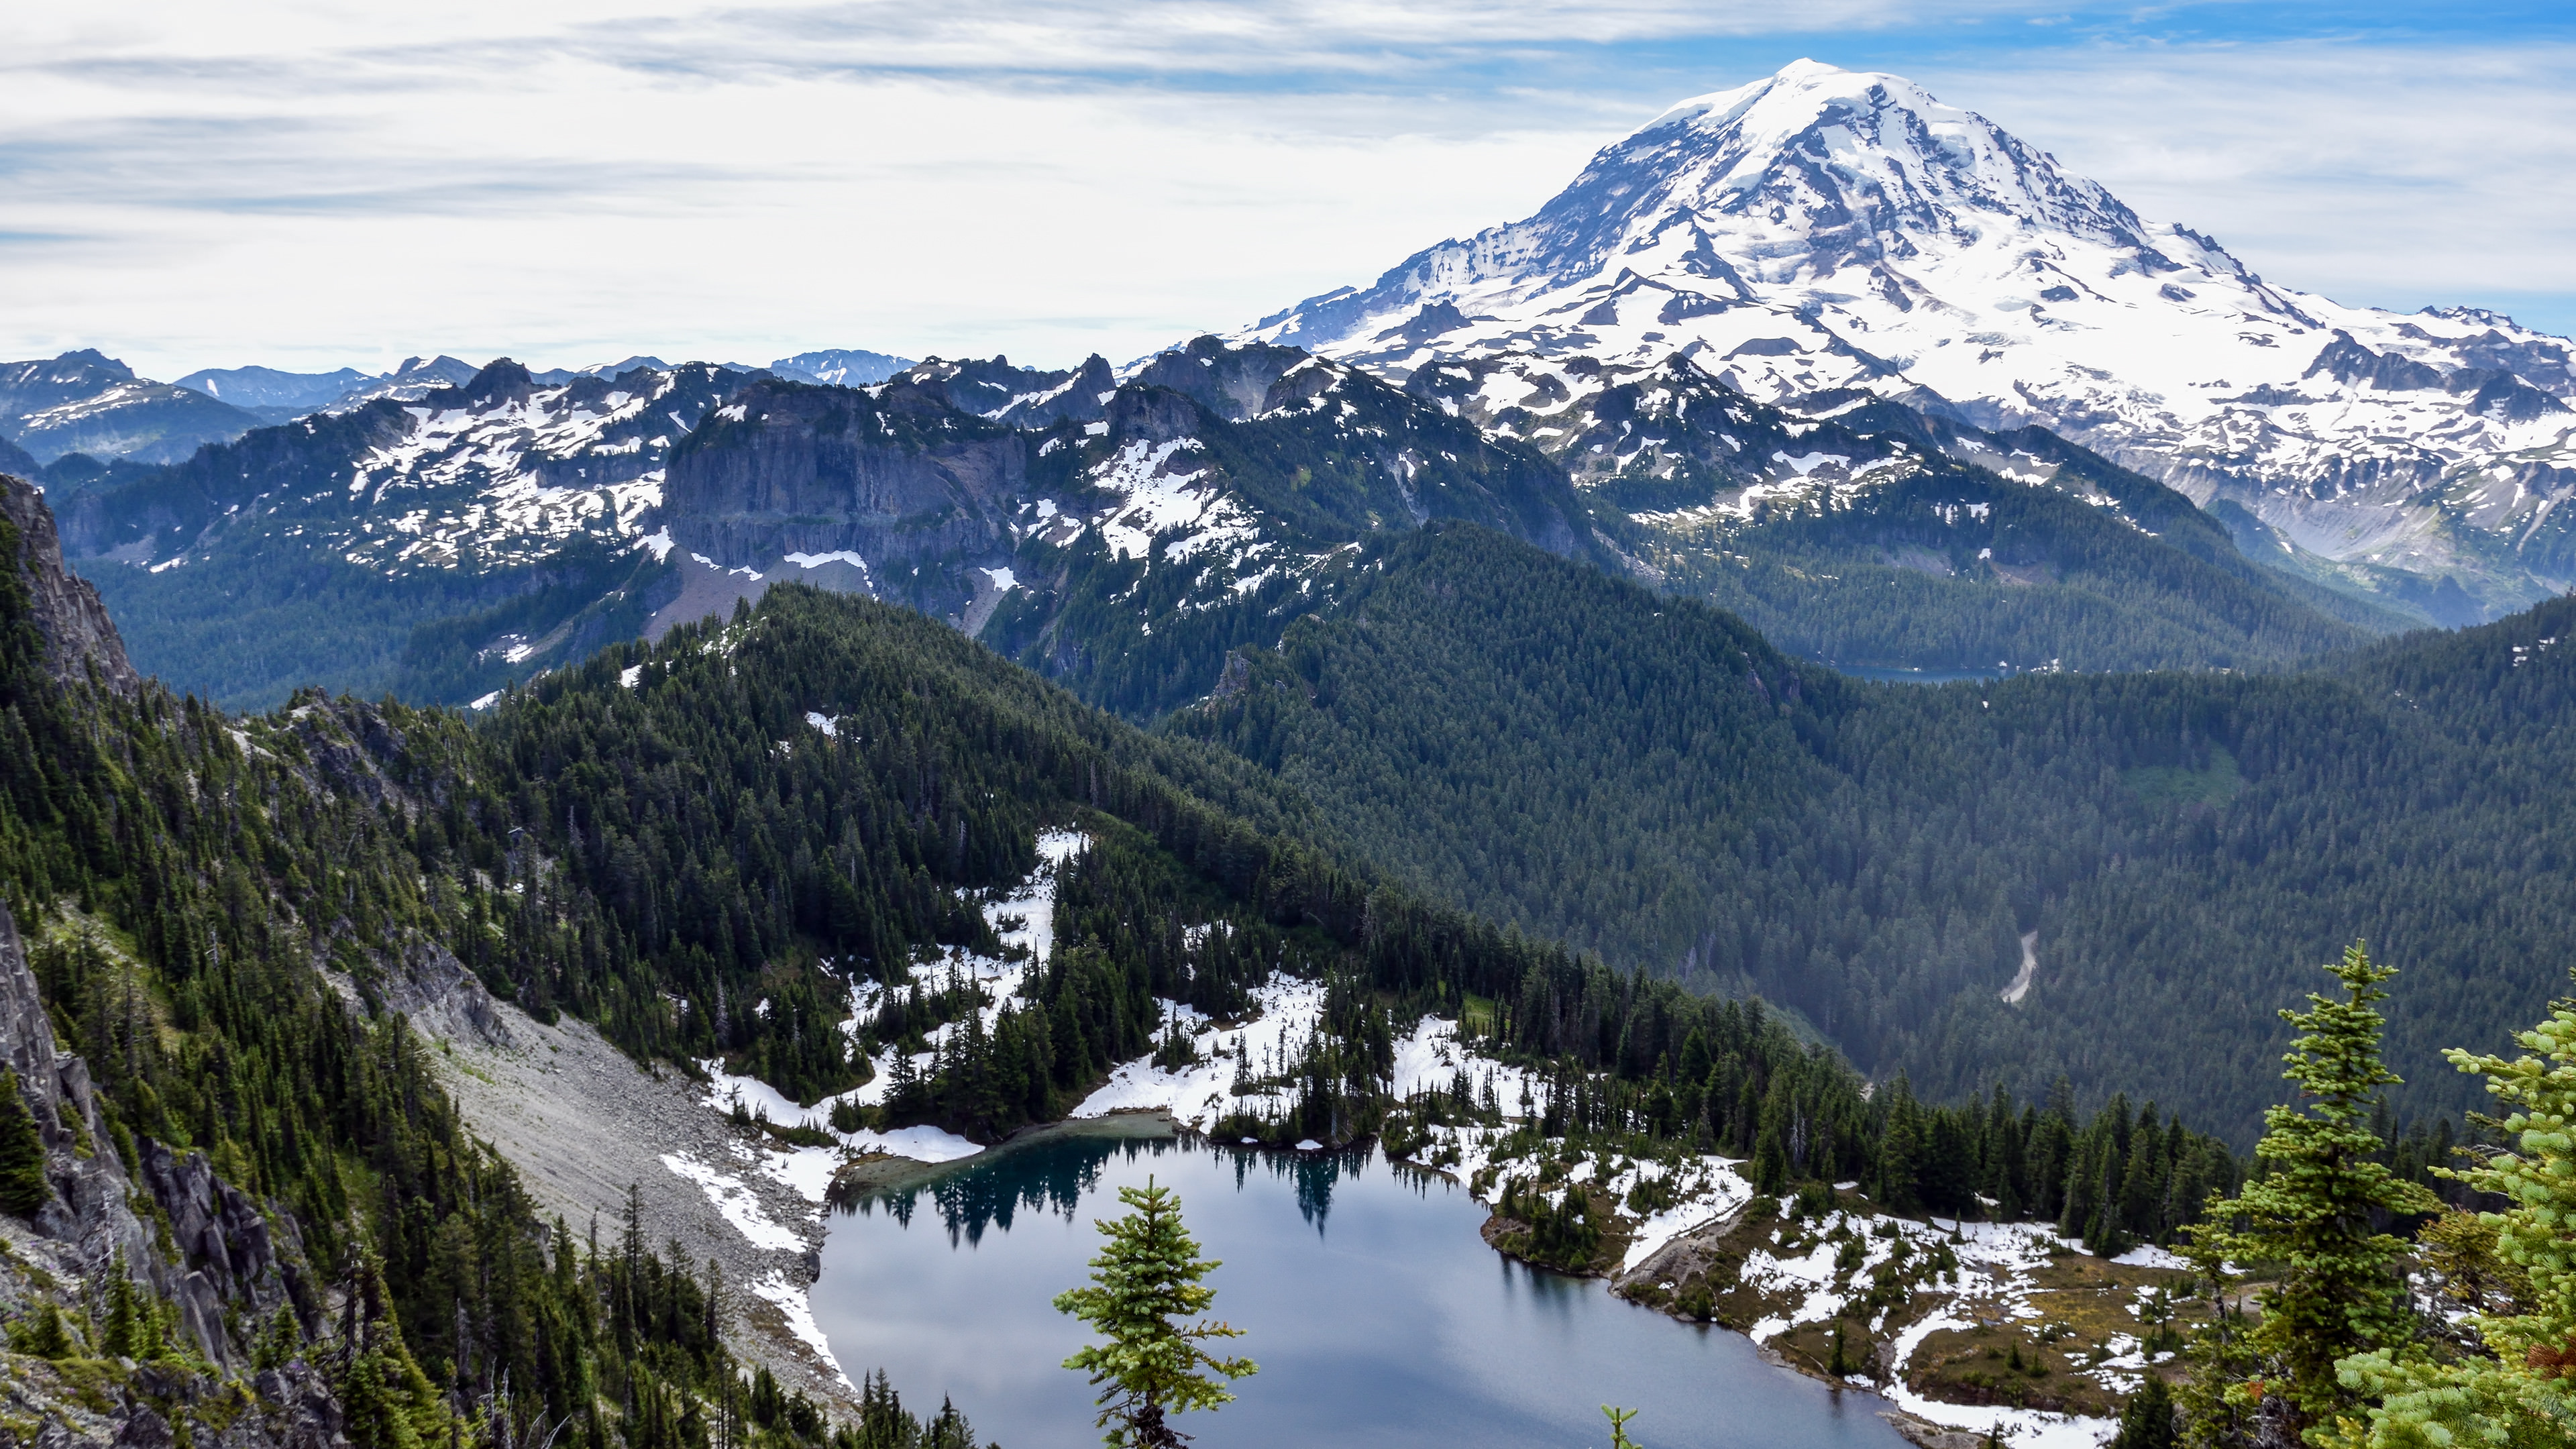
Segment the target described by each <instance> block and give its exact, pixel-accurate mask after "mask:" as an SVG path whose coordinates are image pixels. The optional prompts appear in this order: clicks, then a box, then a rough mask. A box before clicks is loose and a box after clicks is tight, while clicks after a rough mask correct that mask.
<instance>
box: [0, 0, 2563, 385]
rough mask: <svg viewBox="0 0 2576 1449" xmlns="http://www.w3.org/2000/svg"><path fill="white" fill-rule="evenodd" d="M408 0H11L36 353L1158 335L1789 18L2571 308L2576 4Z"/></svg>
mask: <svg viewBox="0 0 2576 1449" xmlns="http://www.w3.org/2000/svg"><path fill="white" fill-rule="evenodd" d="M20 8H21V9H22V10H25V9H29V8H31V7H20ZM416 9H417V11H418V13H404V14H395V13H371V12H367V11H361V10H358V9H357V8H355V7H345V6H334V5H328V4H323V3H318V0H235V3H233V4H229V5H226V6H221V7H214V6H204V5H201V4H197V5H190V4H177V3H149V4H136V3H116V0H110V3H106V4H103V5H102V4H94V5H91V6H87V7H80V8H78V9H77V10H75V9H73V8H71V7H62V8H61V11H60V13H57V14H52V15H25V14H19V15H13V16H11V17H10V18H8V19H6V20H0V42H5V43H0V356H5V357H26V356H41V355H48V354H50V353H52V352H56V351H60V350H63V349H64V348H67V347H72V346H97V347H101V348H103V349H105V350H107V351H109V352H111V353H113V354H116V355H120V356H123V357H125V358H126V359H127V360H128V361H130V362H133V363H134V364H135V365H136V366H137V367H138V368H141V369H142V370H144V371H145V372H146V373H147V374H150V375H157V376H163V377H169V376H177V375H179V374H181V373H184V372H186V371H188V370H190V369H192V368H195V367H199V366H222V365H236V364H240V363H246V362H262V363H267V364H270V365H275V366H287V367H297V368H313V369H320V368H325V367H329V366H336V365H339V364H340V363H343V362H346V363H352V364H355V365H358V366H362V367H370V368H373V367H379V366H384V365H387V364H390V363H392V362H395V361H398V360H399V359H400V358H401V357H403V356H405V355H408V354H412V353H433V352H439V351H446V352H453V353H456V354H457V355H460V356H464V357H467V358H469V359H472V360H476V361H480V360H482V359H484V358H486V357H489V356H492V355H496V354H499V353H504V352H507V353H510V354H512V355H516V356H520V357H522V358H524V359H527V360H531V361H534V362H538V363H540V364H556V363H564V364H582V363H587V362H594V361H602V360H607V359H610V358H615V357H620V356H624V355H626V354H628V353H631V352H637V351H648V352H657V353H660V354H662V355H664V356H668V357H675V358H676V357H682V356H691V357H715V358H730V359H739V360H747V361H753V362H761V361H766V360H768V359H769V358H771V357H775V356H779V355H783V354H785V353H788V352H792V351H799V350H803V349H806V348H812V347H825V346H859V347H871V348H877V349H881V350H888V351H896V352H902V353H906V354H909V355H915V356H918V355H923V354H927V353H932V352H938V353H943V354H947V355H952V356H954V355H963V354H970V353H972V354H990V353H993V352H1007V353H1009V354H1011V355H1013V356H1014V357H1018V358H1022V359H1024V360H1031V361H1047V362H1070V361H1072V360H1075V359H1077V358H1079V357H1080V356H1081V355H1082V354H1083V353H1085V352H1090V351H1099V352H1102V353H1104V354H1106V355H1108V356H1109V357H1111V358H1112V359H1124V358H1126V357H1130V356H1133V355H1136V354H1137V353H1140V352H1143V351H1146V350H1149V349H1151V348H1153V347H1155V346H1157V345H1160V344H1162V343H1165V342H1168V341H1171V340H1173V339H1175V338H1178V337H1182V336H1186V335H1189V334H1191V333H1194V332H1197V331H1202V330H1208V329H1213V328H1222V327H1227V326H1231V325H1234V324H1237V323H1240V322H1242V321H1245V320H1248V319H1250V318H1252V317H1254V316H1257V315H1260V314H1262V313H1265V312H1269V311H1272V310H1275V309H1276V308H1278V307H1280V306H1283V305H1285V304H1287V303H1289V302H1291V301H1294V300H1296V299H1297V298H1299V297H1303V296H1306V295H1310V294H1312V293H1314V292H1318V291H1322V290H1325V289H1327V288H1330V287H1333V286H1337V285H1342V284H1345V283H1354V282H1364V281H1366V280H1368V279H1370V278H1372V277H1374V276H1375V275H1376V274H1377V273H1378V272H1379V271H1381V270H1383V269H1384V268H1386V267H1388V266H1391V265H1393V264H1394V263H1396V262H1398V261H1400V260H1401V259H1402V258H1403V257H1404V256H1406V255H1407V254H1409V253H1410V252H1412V251H1414V250H1416V249H1418V248H1420V247H1421V246H1423V245H1426V244H1428V243H1430V242H1434V241H1437V240H1440V239H1441V238H1443V237H1446V236H1451V235H1461V234H1465V233H1467V232H1472V231H1474V230H1476V229H1477V228H1479V227H1482V226H1485V225H1490V224H1493V223H1496V222H1501V221H1507V220H1511V219H1514V218H1516V217H1519V216H1522V215H1525V214H1527V213H1528V212H1530V211H1531V210H1534V209H1535V208H1536V207H1537V206H1538V205H1539V204H1540V203H1541V202H1543V201H1544V200H1545V199H1546V198H1547V197H1548V196H1549V195H1550V194H1551V193H1553V192H1554V191H1555V190H1556V189H1557V188H1558V187H1559V186H1561V185H1562V184H1563V183H1564V182H1565V181H1566V180H1568V179H1570V178H1571V177H1572V175H1573V174H1574V172H1575V170H1576V169H1577V168H1579V167H1580V166H1581V164H1582V162H1583V160H1584V159H1585V158H1586V157H1587V156H1588V155H1589V154H1590V153H1591V152H1592V151H1593V150H1594V149H1595V148H1597V147H1598V146H1600V145H1602V144H1605V143H1607V142H1608V141H1611V140H1613V139H1615V138H1616V137H1618V136H1619V135H1621V134H1624V133H1625V132H1626V131H1627V130H1629V129H1632V128H1633V127H1635V126H1636V125H1638V124H1640V123H1641V122H1643V121H1644V120H1646V119H1647V118H1649V117H1651V116H1652V115H1654V114H1655V113H1656V112H1658V111H1660V110H1661V109H1663V108H1664V107H1665V106H1666V105H1668V104H1669V103H1671V102H1672V101H1674V100H1677V99H1680V98H1682V97H1684V96H1687V95H1693V94H1699V93H1703V92H1706V91H1711V90H1718V89H1723V88H1727V87H1731V86H1734V85H1739V84H1742V83H1743V82H1745V81H1748V80H1751V79H1753V78H1755V77H1757V76H1760V75H1762V74H1766V73H1768V72H1770V71H1772V70H1775V69H1777V68H1778V67H1779V66H1780V65H1782V64H1784V63H1786V62H1787V61H1790V60H1793V59H1796V58H1798V57H1800V56H1812V57H1814V58H1816V59H1819V60H1824V61H1827V62H1830V63H1832V64H1836V65H1841V66H1845V67H1849V68H1854V69H1882V70H1888V71H1893V72H1896V73H1898V74H1902V75H1906V76H1909V77H1911V78H1913V79H1915V80H1918V81H1920V82H1922V83H1924V84H1925V85H1926V86H1928V87H1929V88H1930V89H1932V90H1933V91H1934V92H1935V93H1936V94H1938V95H1940V96H1941V97H1942V98H1943V99H1944V100H1946V101H1948V102H1950V103H1952V104H1956V105H1962V106H1966V107H1968V108H1970V109H1973V110H1977V111H1980V112H1982V113H1984V114H1986V115H1987V116H1989V117H1991V118H1992V119H1994V120H1995V121H1997V122H1998V123H2000V124H2002V125H2003V126H2005V127H2006V128H2007V129H2009V130H2012V131H2014V132H2015V133H2017V134H2019V135H2021V136H2022V137H2023V138H2024V139H2026V140H2028V141H2030V142H2032V143H2034V144H2037V145H2039V146H2042V147H2044V148H2046V149H2049V150H2051V151H2053V152H2054V153H2056V154H2057V156H2058V157H2059V158H2060V159H2061V160H2062V161H2064V162H2065V163H2066V164H2067V165H2069V166H2070V167H2071V168H2073V169H2075V170H2077V171H2079V172H2081V173H2083V174H2087V175H2091V176H2093V177H2096V178H2097V179H2100V180H2102V181H2104V182H2105V183H2106V184H2108V185H2110V186H2111V188H2112V189H2113V190H2114V191H2115V192H2117V193H2118V194H2120V195H2121V196H2122V197H2123V198H2124V199H2126V200H2128V201H2129V202H2130V203H2131V204H2132V205H2133V206H2135V207H2136V208H2137V209H2138V210H2140V211H2141V212H2142V213H2145V214H2146V215H2149V216H2151V217H2158V218H2166V219H2171V220H2176V221H2182V222H2186V223H2188V224H2190V225H2193V226H2195V227H2198V228H2200V229H2202V230H2204V231H2208V232H2210V233H2212V234H2214V235H2216V236H2217V237H2218V238H2219V239H2220V240H2221V241H2222V242H2224V243H2226V244H2227V245H2228V246H2229V247H2230V248H2231V249H2233V250H2234V251H2236V252H2237V253H2238V254H2239V255H2240V256H2241V257H2243V258H2244V259H2245V260H2246V261H2247V262H2248V263H2249V264H2251V265H2252V266H2254V267H2255V269H2256V270H2258V271H2260V272H2262V273H2263V274H2264V275H2265V276H2267V277H2268V278H2270V279H2271V280H2273V281H2275V282H2279V283H2282V284H2285V285H2288V286H2292V287H2297V288H2301V289H2304V290H2309V291H2317V292H2323V293H2325V294H2327V295H2330V296H2334V297H2336V298H2338V299H2340V300H2344V301H2348V302H2355V303H2366V304H2372V305H2379V306H2387V307H2394V308H2400V309H2412V308H2415V307H2419V306H2424V305H2427V304H2440V303H2466V304H2472V305H2482V306H2490V307H2495V308H2498V309H2500V310H2504V311H2509V312H2512V313H2514V314H2515V315H2516V316H2518V317H2520V318H2522V319H2523V320H2525V321H2527V322H2530V323H2532V324H2534V325H2538V326H2542V327H2546V328H2548V329H2549V330H2552V331H2557V332H2562V333H2565V332H2571V331H2576V273H2572V272H2571V269H2570V267H2569V266H2568V262H2567V258H2568V256H2569V252H2570V248H2571V242H2576V186H2570V185H2569V184H2568V179H2567V178H2568V177H2569V176H2570V175H2571V174H2576V24H2571V22H2570V20H2569V19H2568V7H2566V6H2565V5H2563V4H2562V5H2559V6H2555V7H2551V6H2541V5H2528V4H2503V5H2490V6H2484V7H2478V8H2476V9H2475V10H2472V9H2470V8H2468V7H2459V8H2458V9H2456V10H2451V11H2429V12H2428V11H2427V10H2425V9H2424V8H2422V7H2401V6H2396V5H2335V6H2324V5H2290V4H2259V3H2246V4H2184V5H2151V4H2144V5H2128V6H2073V7H2069V6H2065V5H2038V4H2021V3H2013V0H1915V3H1906V4H1897V3H1890V0H1810V3H1806V4H1802V5H1784V4H1779V3H1760V4H1754V3H1743V0H1584V3H1577V0H1531V3H1522V0H1372V3H1351V0H1306V3H1297V4H1280V3H1270V0H1157V3H1146V4H1138V3H1106V0H1046V3H1039V0H984V3H965V4H949V5H942V6H929V5H924V4H920V3H913V0H906V3H891V0H847V3H833V4H821V5H804V4H760V3H752V4H726V5H720V6H718V5H706V4H698V3H689V0H550V3H529V0H521V3H503V0H455V3H451V4H447V5H442V6H437V7H416ZM377 10H378V12H383V11H384V8H383V7H378V8H377ZM431 12H435V13H431Z"/></svg>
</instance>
